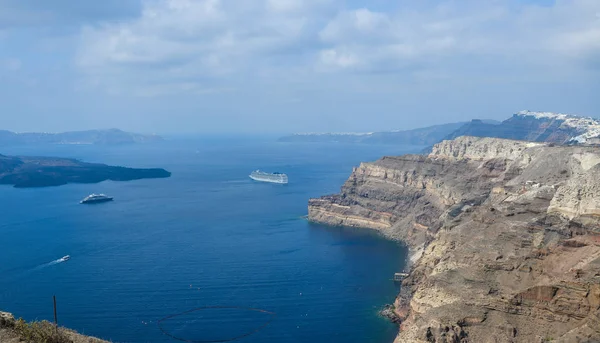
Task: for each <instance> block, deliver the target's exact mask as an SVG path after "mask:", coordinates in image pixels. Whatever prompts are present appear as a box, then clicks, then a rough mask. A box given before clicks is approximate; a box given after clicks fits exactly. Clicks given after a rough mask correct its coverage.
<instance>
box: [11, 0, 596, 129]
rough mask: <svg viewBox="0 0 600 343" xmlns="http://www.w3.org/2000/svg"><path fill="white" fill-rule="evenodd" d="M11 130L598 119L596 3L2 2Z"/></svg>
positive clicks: (414, 125) (371, 125)
mask: <svg viewBox="0 0 600 343" xmlns="http://www.w3.org/2000/svg"><path fill="white" fill-rule="evenodd" d="M0 6H1V7H0V8H2V10H1V11H0V94H1V95H0V111H1V113H2V115H0V129H2V130H11V131H17V132H63V131H75V130H88V129H96V128H113V127H114V128H119V129H122V130H125V131H132V132H143V133H152V132H155V133H159V134H176V133H181V134H186V133H198V134H201V133H262V134H276V133H293V132H371V131H387V130H404V129H412V128H417V127H425V126H430V125H436V124H442V123H451V122H462V121H468V120H471V119H475V118H476V119H494V120H499V121H501V120H504V119H507V118H509V117H510V116H511V115H512V114H513V113H515V112H518V111H520V110H526V109H529V110H534V111H552V112H563V113H572V114H576V115H582V116H591V117H598V115H599V113H598V109H599V108H600V97H598V96H597V94H598V93H599V91H600V1H596V0H556V1H552V0H526V1H517V0H494V1H489V2H485V3H483V2H481V1H475V0H465V1H461V2H457V1H451V0H447V1H446V0H426V1H421V2H418V3H415V2H412V1H406V0H399V1H391V0H374V1H358V0H347V1H344V0H235V1H234V0H197V1H191V0H120V1H117V0H108V1H102V2H81V1H78V0H57V1H52V2H40V1H34V0H0Z"/></svg>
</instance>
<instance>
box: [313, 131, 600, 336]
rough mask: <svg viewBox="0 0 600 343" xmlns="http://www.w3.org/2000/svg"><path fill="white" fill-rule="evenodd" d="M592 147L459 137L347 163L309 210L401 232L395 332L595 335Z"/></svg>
mask: <svg viewBox="0 0 600 343" xmlns="http://www.w3.org/2000/svg"><path fill="white" fill-rule="evenodd" d="M598 199H600V151H598V150H597V149H596V148H592V147H583V146H548V145H544V144H534V143H527V142H522V141H511V140H504V139H494V138H474V137H460V138H457V139H456V140H453V141H445V142H442V143H440V144H438V145H436V146H435V147H434V149H433V150H432V153H431V154H430V155H428V156H419V155H407V156H401V157H385V158H382V159H381V160H379V161H376V162H373V163H363V164H361V166H359V167H358V168H356V169H355V170H354V172H353V173H352V175H351V176H350V178H349V179H348V180H347V181H346V183H345V184H344V186H343V187H342V190H341V192H340V193H339V194H336V195H332V196H326V197H323V198H320V199H313V200H311V201H310V202H309V219H310V220H313V221H317V222H320V223H325V224H331V225H349V226H357V227H365V228H371V229H376V230H379V231H380V232H382V233H383V234H384V235H386V236H388V237H391V238H394V239H400V240H403V241H404V242H406V243H407V244H408V245H409V246H410V247H411V250H412V256H411V257H412V258H411V261H412V266H411V271H410V274H409V276H408V277H407V278H406V279H405V280H404V282H403V287H402V291H401V294H400V295H399V296H398V298H397V300H396V303H395V305H394V306H395V313H396V314H397V315H398V316H400V317H401V318H402V324H401V330H400V333H399V335H398V338H397V339H396V342H544V341H557V342H597V341H600V200H598Z"/></svg>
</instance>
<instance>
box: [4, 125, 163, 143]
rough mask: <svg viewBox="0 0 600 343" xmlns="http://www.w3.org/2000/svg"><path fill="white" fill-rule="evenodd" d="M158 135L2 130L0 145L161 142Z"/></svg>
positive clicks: (118, 131) (112, 130)
mask: <svg viewBox="0 0 600 343" xmlns="http://www.w3.org/2000/svg"><path fill="white" fill-rule="evenodd" d="M162 140H163V138H162V137H160V136H158V135H154V134H151V135H144V134H139V133H131V132H125V131H122V130H119V129H108V130H88V131H71V132H62V133H45V132H44V133H39V132H23V133H18V132H11V131H6V130H0V146H2V145H21V144H98V145H118V144H133V143H152V142H160V141H162Z"/></svg>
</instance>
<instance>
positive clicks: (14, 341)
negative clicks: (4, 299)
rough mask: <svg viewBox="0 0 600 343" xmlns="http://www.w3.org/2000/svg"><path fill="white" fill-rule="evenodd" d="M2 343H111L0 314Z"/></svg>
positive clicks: (51, 325)
mask: <svg viewBox="0 0 600 343" xmlns="http://www.w3.org/2000/svg"><path fill="white" fill-rule="evenodd" d="M0 342H2V343H19V342H31V343H38V342H44V343H109V342H107V341H103V340H101V339H98V338H94V337H90V336H84V335H81V334H79V333H77V332H75V331H72V330H69V329H65V328H63V327H59V328H58V329H56V328H55V327H54V325H53V324H51V323H49V322H47V321H42V322H33V323H27V322H25V321H23V320H21V319H19V320H16V319H15V317H14V316H13V315H12V314H11V313H7V312H0Z"/></svg>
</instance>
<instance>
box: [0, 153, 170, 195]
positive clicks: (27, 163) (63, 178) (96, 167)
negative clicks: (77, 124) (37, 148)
mask: <svg viewBox="0 0 600 343" xmlns="http://www.w3.org/2000/svg"><path fill="white" fill-rule="evenodd" d="M170 176H171V173H170V172H168V171H166V170H164V169H160V168H151V169H137V168H126V167H116V166H108V165H106V164H98V163H86V162H82V161H79V160H74V159H66V158H57V157H23V156H4V155H0V184H1V185H13V186H14V187H18V188H26V187H48V186H60V185H65V184H68V183H98V182H102V181H105V180H112V181H131V180H139V179H152V178H166V177H170Z"/></svg>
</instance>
